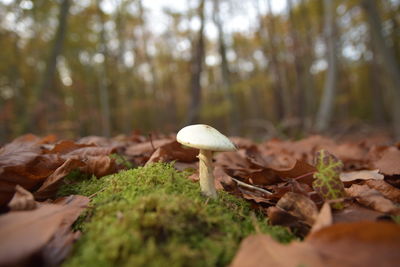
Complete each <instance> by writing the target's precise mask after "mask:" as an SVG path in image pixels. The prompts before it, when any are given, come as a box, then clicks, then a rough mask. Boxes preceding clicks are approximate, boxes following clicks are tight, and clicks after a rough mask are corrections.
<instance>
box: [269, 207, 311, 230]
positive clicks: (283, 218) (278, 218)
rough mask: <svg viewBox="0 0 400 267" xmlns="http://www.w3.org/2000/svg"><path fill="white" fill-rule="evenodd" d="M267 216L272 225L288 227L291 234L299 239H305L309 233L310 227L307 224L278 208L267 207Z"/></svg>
mask: <svg viewBox="0 0 400 267" xmlns="http://www.w3.org/2000/svg"><path fill="white" fill-rule="evenodd" d="M267 215H268V220H269V222H270V223H271V224H272V225H280V226H286V227H289V228H290V229H291V230H292V232H294V233H296V235H298V236H300V237H305V236H306V235H307V234H308V232H309V231H310V228H311V227H310V226H309V225H308V224H306V223H305V222H304V221H302V220H300V219H299V218H298V217H296V216H293V215H292V214H290V213H289V212H287V211H285V210H283V209H281V208H279V207H269V208H268V209H267Z"/></svg>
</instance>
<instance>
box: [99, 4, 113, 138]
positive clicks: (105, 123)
mask: <svg viewBox="0 0 400 267" xmlns="http://www.w3.org/2000/svg"><path fill="white" fill-rule="evenodd" d="M100 3H101V0H97V12H98V18H99V21H98V23H100V24H101V30H100V33H99V34H100V36H99V39H100V46H99V47H100V50H99V53H100V54H102V55H103V58H104V61H103V62H102V63H100V66H99V73H98V75H99V85H98V86H99V101H100V109H101V126H102V127H101V130H102V134H103V136H106V137H109V136H110V135H111V114H110V102H109V101H110V99H109V92H108V73H107V61H108V49H107V41H106V29H105V18H104V13H103V11H102V10H101V8H100Z"/></svg>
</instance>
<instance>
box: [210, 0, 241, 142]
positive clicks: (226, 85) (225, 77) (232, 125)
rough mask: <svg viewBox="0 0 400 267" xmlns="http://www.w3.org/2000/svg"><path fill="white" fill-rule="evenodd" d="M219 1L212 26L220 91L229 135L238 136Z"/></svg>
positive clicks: (235, 105) (237, 120)
mask: <svg viewBox="0 0 400 267" xmlns="http://www.w3.org/2000/svg"><path fill="white" fill-rule="evenodd" d="M219 5H220V0H214V17H213V20H214V24H215V26H216V27H217V29H218V50H219V54H220V56H221V65H220V66H221V76H222V89H223V90H224V94H225V97H226V98H227V99H228V100H229V104H230V112H229V129H230V131H229V134H231V135H238V134H239V129H240V119H239V114H238V109H237V103H236V100H235V96H234V94H233V92H232V82H231V71H230V68H229V63H228V59H227V57H226V43H225V37H224V30H223V25H222V19H221V14H220V8H219Z"/></svg>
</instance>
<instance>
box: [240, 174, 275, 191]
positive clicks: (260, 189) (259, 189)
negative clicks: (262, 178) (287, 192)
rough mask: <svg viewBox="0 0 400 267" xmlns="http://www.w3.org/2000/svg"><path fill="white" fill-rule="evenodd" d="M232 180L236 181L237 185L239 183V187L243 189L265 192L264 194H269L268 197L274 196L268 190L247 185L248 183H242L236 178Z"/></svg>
mask: <svg viewBox="0 0 400 267" xmlns="http://www.w3.org/2000/svg"><path fill="white" fill-rule="evenodd" d="M232 180H234V181H235V182H236V183H238V185H241V186H243V187H247V188H250V189H254V190H257V191H260V192H263V193H265V194H267V195H272V192H270V191H268V190H265V189H262V188H259V187H257V186H254V185H251V184H246V183H244V182H242V181H239V180H238V179H235V178H233V177H232Z"/></svg>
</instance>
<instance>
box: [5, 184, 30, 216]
mask: <svg viewBox="0 0 400 267" xmlns="http://www.w3.org/2000/svg"><path fill="white" fill-rule="evenodd" d="M36 206H37V203H36V201H35V199H34V197H33V195H32V193H31V192H29V191H27V190H26V189H25V188H23V187H22V186H20V185H17V186H16V187H15V194H14V196H13V198H12V199H11V201H10V202H9V203H8V207H9V208H10V210H11V211H17V210H33V209H35V208H36Z"/></svg>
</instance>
